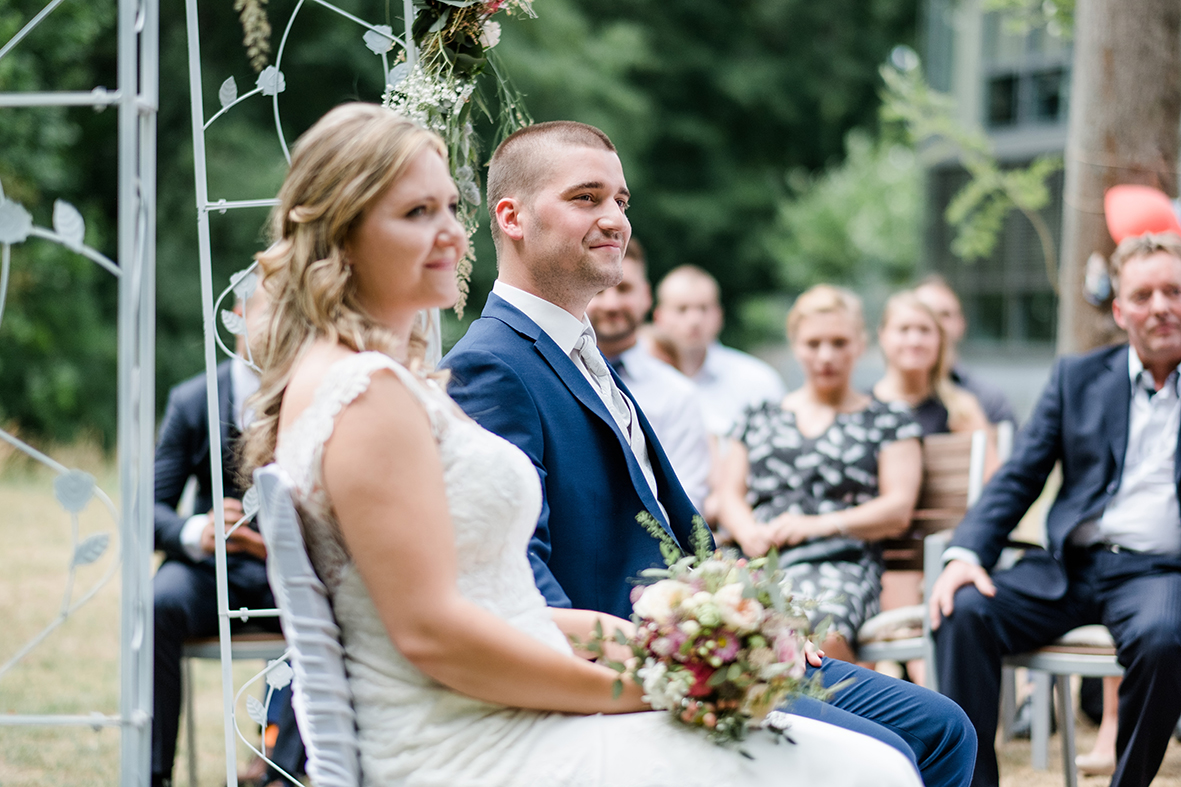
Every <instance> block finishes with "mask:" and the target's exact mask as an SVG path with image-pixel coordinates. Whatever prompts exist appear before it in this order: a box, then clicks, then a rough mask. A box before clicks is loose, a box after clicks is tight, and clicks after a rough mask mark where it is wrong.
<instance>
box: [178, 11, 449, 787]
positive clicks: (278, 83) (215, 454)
mask: <svg viewBox="0 0 1181 787" xmlns="http://www.w3.org/2000/svg"><path fill="white" fill-rule="evenodd" d="M308 4H313V5H318V6H321V7H323V8H324V9H327V10H328V11H330V12H333V13H335V14H338V15H340V16H341V17H343V18H345V19H348V20H350V21H352V22H354V23H355V24H356V25H357V26H358V35H357V43H358V44H359V45H364V46H367V47H368V48H369V49H370V50H371V51H372V52H374V54H375V55H377V56H379V57H380V67H381V69H382V72H381V73H382V76H383V78H385V79H383V81H385V80H386V79H388V75H389V73H390V66H389V58H388V54H387V53H388V52H389V51H390V50H392V48H393V47H401V48H402V49H403V50H404V51H405V54H406V60H407V62H408V63H410V64H411V65H413V64H414V63H415V62H416V60H417V53H416V52H415V49H414V43H413V37H412V36H411V34H410V26H411V24H412V23H413V19H414V5H413V0H402V7H403V15H404V16H403V18H404V19H405V20H406V29H405V32H404V34H403V35H402V36H398V35H395V34H394V32H393V30H392V29H391V28H390V27H389V26H386V25H374V24H371V23H369V22H366V21H364V20H363V19H360V18H358V17H357V16H355V15H353V14H351V13H349V12H348V11H346V10H344V9H342V8H340V7H338V6H337V5H334V4H332V3H330V2H327V0H296V1H295V3H294V6H293V8H292V12H291V16H290V18H289V19H288V22H287V24H286V26H285V27H284V30H283V33H282V35H281V37H280V40H279V46H278V48H277V50H276V54H275V61H274V63H273V64H272V65H270V66H268V67H267V68H265V69H264V70H263V71H262V73H261V74H259V76H258V80H257V82H256V84H255V87H254V89H253V90H251V91H249V92H248V93H245V94H243V95H241V96H239V95H238V88H237V84H236V82H235V81H234V80H233V78H232V77H230V78H227V79H226V80H225V81H224V82H222V83H221V87H220V89H219V91H218V101H219V103H220V104H221V106H220V107H219V108H218V109H217V110H216V111H214V112H213V114H211V115H210V116H209V117H208V119H206V110H205V104H204V101H203V98H202V97H203V95H204V93H203V84H202V76H201V37H200V31H199V29H198V24H197V10H198V0H186V2H185V11H186V22H187V30H188V44H189V59H188V62H189V91H190V100H191V107H192V130H193V164H194V181H195V184H196V207H197V239H198V254H199V257H200V271H201V305H202V319H203V325H204V337H205V346H204V349H205V375H206V396H207V399H206V403H207V407H208V414H209V419H208V420H209V445H210V458H211V462H212V467H211V479H212V485H213V489H212V492H213V498H214V500H218V499H221V498H223V497H224V489H223V483H222V479H223V468H222V452H221V433H220V430H219V429H218V427H217V425H218V424H219V423H221V418H220V416H219V413H218V396H217V347H220V348H221V350H222V351H223V352H225V353H226V354H227V355H228V354H231V351H230V349H229V347H227V346H226V344H225V342H223V341H222V339H221V337H220V335H219V333H218V330H219V329H218V324H219V322H220V323H221V324H222V325H223V326H224V327H225V328H226V329H227V330H228V331H229V332H230V333H235V334H241V335H245V332H246V325H245V321H242V320H240V319H239V318H238V317H237V315H235V314H233V313H232V312H229V311H225V310H222V309H221V304H222V301H223V300H224V299H225V298H226V297H227V296H228V295H229V293H230V292H234V293H235V294H236V295H238V296H239V297H243V298H245V297H248V296H249V294H250V293H251V292H253V290H254V287H255V286H257V281H256V277H255V276H254V273H253V269H254V265H251V266H249V267H247V268H246V269H244V270H242V271H239V272H238V273H237V274H235V275H234V276H233V277H231V281H230V282H229V286H227V287H225V288H224V289H221V290H220V294H219V295H217V296H216V297H215V295H214V293H215V289H214V282H213V270H212V263H213V261H212V244H211V241H210V222H209V218H210V214H211V213H218V214H221V213H226V212H227V211H236V210H243V209H257V208H266V207H271V206H273V205H275V204H277V200H275V199H218V200H214V201H211V200H210V199H209V178H208V166H207V164H208V155H209V150H208V147H207V139H206V134H207V132H208V130H209V128H210V127H211V126H212V125H213V124H214V123H215V122H216V121H218V120H219V119H220V118H222V117H223V116H224V115H225V114H226V113H227V112H229V111H230V110H232V109H233V108H234V107H236V106H237V105H238V104H240V103H242V102H243V101H245V100H247V99H249V98H251V97H253V96H256V95H261V96H262V97H264V98H268V99H269V100H270V102H271V105H272V111H273V115H274V120H275V132H276V136H277V139H278V143H279V146H280V148H281V149H282V151H283V154H284V156H285V157H286V159H287V161H290V160H291V156H290V151H289V147H288V143H287V139H286V138H285V136H284V133H283V126H282V120H281V110H280V95H281V94H282V93H283V92H284V91H285V89H286V81H285V77H284V75H283V71H282V65H283V57H284V54H285V53H286V52H287V48H288V46H289V44H290V34H291V31H292V29H293V27H294V24H295V21H296V19H297V17H298V16H299V13H300V11H301V10H303V9H304V7H305V6H306V5H308ZM270 7H271V8H272V9H274V8H275V5H274V4H272V5H271V6H270ZM375 65H376V63H375ZM374 98H375V100H376V99H379V98H380V97H379V96H375V97H374ZM438 327H439V318H438V314H437V312H436V313H435V314H434V315H433V319H432V321H431V328H432V330H433V332H434V333H435V334H436V335H437V334H438ZM433 345H434V346H435V347H436V348H437V347H438V346H439V342H438V341H437V340H436V341H435V342H433ZM247 354H248V355H249V349H248V350H247ZM245 360H247V362H248V363H250V364H251V365H253V363H252V359H251V358H249V357H248V358H247V359H245ZM246 498H247V499H245V500H244V501H243V508H244V509H245V511H246V518H249V517H250V516H252V515H253V514H254V512H255V511H257V502H256V498H257V495H253V494H251V493H250V492H248V493H247V495H246ZM213 510H214V519H215V522H214V533H215V536H216V539H215V540H216V547H215V548H216V551H215V562H216V565H217V609H218V636H219V640H220V648H221V672H222V704H223V710H224V719H225V724H226V726H225V745H226V783H227V785H228V787H237V784H238V780H237V772H236V763H235V759H236V746H237V742H236V739H237V738H242V740H245V738H244V737H243V736H242V735H241V733H240V732H239V730H238V729H237V723H236V719H235V711H234V707H235V699H236V696H237V695H238V694H240V693H241V691H239V692H237V693H236V692H235V690H234V684H233V673H232V670H231V666H232V659H231V646H230V622H231V620H234V619H245V618H251V617H254V618H257V617H274V616H276V615H277V614H278V611H277V610H274V609H254V610H231V609H229V588H228V582H227V576H226V551H225V542H226V534H225V521H224V512H223V509H222V507H221V506H217V505H215V506H214V507H213ZM267 669H268V670H269V671H271V672H272V674H273V671H274V669H275V667H274V665H270V666H268V668H267ZM287 672H288V673H289V670H288V671H287ZM257 679H258V677H257V676H256V678H254V679H252V681H251V682H253V681H254V680H257ZM287 679H289V678H287ZM243 688H245V687H243ZM292 781H293V782H294V779H292Z"/></svg>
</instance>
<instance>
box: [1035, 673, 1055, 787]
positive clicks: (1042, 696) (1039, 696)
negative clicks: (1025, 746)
mask: <svg viewBox="0 0 1181 787" xmlns="http://www.w3.org/2000/svg"><path fill="white" fill-rule="evenodd" d="M1030 672H1031V674H1032V675H1033V699H1032V700H1031V703H1032V707H1031V708H1030V710H1031V711H1032V713H1031V718H1030V729H1029V739H1030V740H1029V742H1030V744H1031V745H1030V749H1031V755H1032V757H1031V759H1032V761H1033V762H1032V765H1033V769H1034V770H1036V771H1044V770H1046V769H1047V768H1048V767H1049V751H1050V713H1051V710H1050V704H1051V700H1052V699H1053V697H1052V692H1051V689H1050V687H1051V685H1052V683H1051V679H1050V675H1049V673H1046V672H1042V671H1041V670H1031V671H1030Z"/></svg>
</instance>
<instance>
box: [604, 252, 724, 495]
mask: <svg viewBox="0 0 1181 787" xmlns="http://www.w3.org/2000/svg"><path fill="white" fill-rule="evenodd" d="M651 308H652V288H651V287H650V286H649V285H648V275H647V264H646V261H645V258H644V250H643V248H642V247H641V246H640V242H639V241H637V240H636V239H635V238H632V239H631V241H630V242H629V243H628V245H627V251H626V252H625V253H624V255H623V279H622V280H621V281H620V282H619V284H616V285H615V286H614V287H608V288H607V289H605V290H603V291H602V292H600V293H599V294H598V295H596V296H595V297H593V298H591V301H590V303H589V304H587V307H586V316H587V317H588V318H589V319H590V322H591V326H592V327H593V328H594V329H595V338H596V340H597V344H598V347H599V350H600V351H601V352H602V353H603V355H604V356H606V358H607V362H608V363H609V364H611V366H613V367H614V368H615V371H616V372H617V373H618V374H619V378H620V379H621V380H623V382H624V384H625V385H626V386H627V388H628V390H629V391H631V393H632V395H633V396H635V397H636V402H638V403H639V405H640V407H641V409H642V410H643V411H644V414H645V415H647V416H648V421H649V422H650V423H651V424H652V429H653V431H655V432H656V436H657V437H658V438H660V444H661V445H662V446H663V447H664V451H665V453H666V454H668V460H669V461H670V462H671V463H672V466H673V470H674V471H675V473H676V475H677V478H678V479H679V480H680V482H681V486H683V487H685V494H687V495H689V500H690V501H691V502H692V503H693V505H694V507H695V508H697V509H698V510H700V509H701V507H702V504H703V503H704V502H705V497H706V495H707V494H709V472H710V447H709V439H708V437H707V435H706V432H705V419H704V417H703V416H702V413H701V401H700V400H699V399H698V396H697V389H696V388H695V387H694V386H693V383H691V382H689V380H688V379H687V378H686V377H685V376H684V375H683V374H681V373H680V372H678V371H677V370H676V369H674V368H673V367H671V366H669V365H668V364H666V363H662V362H661V361H658V360H656V358H654V357H653V356H652V355H649V354H648V353H647V352H645V351H644V349H643V348H641V347H640V342H639V337H638V329H639V327H640V325H641V324H642V323H643V321H644V317H646V316H647V315H648V310H649V309H651Z"/></svg>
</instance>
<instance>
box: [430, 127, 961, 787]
mask: <svg viewBox="0 0 1181 787" xmlns="http://www.w3.org/2000/svg"><path fill="white" fill-rule="evenodd" d="M628 199H629V193H628V189H627V183H626V180H625V179H624V176H623V167H622V165H621V164H620V162H619V158H618V156H617V155H616V153H615V147H614V145H612V144H611V141H610V140H609V139H608V138H607V136H606V135H605V134H603V133H602V132H601V131H599V130H598V129H595V128H592V127H590V126H585V125H583V124H580V123H568V122H559V123H542V124H539V125H535V126H531V127H529V128H527V129H524V130H522V131H519V132H517V133H516V134H514V135H512V136H511V137H509V138H508V139H507V140H505V142H503V143H502V144H501V146H500V147H499V148H497V150H496V153H495V155H494V156H493V157H492V163H491V165H490V169H489V173H488V205H489V210H490V212H491V214H492V233H493V238H494V240H495V242H496V247H497V266H498V279H497V282H496V284H495V286H494V287H493V291H492V294H491V295H490V296H489V297H488V303H487V304H486V306H485V308H484V312H483V315H482V316H481V318H480V319H479V320H477V321H476V322H475V323H474V324H473V325H472V327H471V328H470V329H469V330H468V332H467V335H466V336H464V338H463V339H461V340H460V341H459V343H458V344H456V346H455V348H454V349H453V350H452V351H451V352H450V353H449V354H448V355H447V357H446V358H445V359H444V361H443V366H444V367H447V368H449V369H450V370H451V373H452V377H451V384H450V387H449V389H448V390H449V392H450V394H451V395H452V397H454V399H455V400H456V401H457V402H458V403H459V405H460V406H461V407H462V408H463V409H464V410H465V411H466V412H467V413H468V414H469V415H470V416H471V417H472V418H474V419H475V420H476V421H477V422H479V423H480V424H481V425H483V426H484V427H485V428H487V429H489V430H491V431H493V432H495V433H497V434H499V435H501V436H502V437H505V438H506V439H508V440H510V441H511V442H513V443H515V444H516V445H517V446H518V447H519V448H521V449H522V450H523V451H524V452H525V454H526V455H528V456H529V458H530V459H531V460H532V461H533V463H534V465H535V466H536V467H537V472H538V475H539V476H540V478H541V484H542V491H543V507H542V512H541V517H540V519H539V521H538V524H537V530H536V532H535V533H534V537H533V540H532V542H531V543H530V547H529V557H530V560H531V561H532V564H533V569H534V574H535V576H536V580H537V585H538V587H539V588H540V589H541V591H542V593H543V594H544V595H545V597H546V599H547V601H548V602H549V604H550V606H552V607H556V608H563V607H566V608H568V607H574V608H582V609H593V610H599V611H602V612H607V613H610V614H613V615H616V616H619V617H623V618H626V617H628V616H629V615H630V613H631V604H630V602H629V599H628V595H629V591H630V590H631V587H632V585H631V582H630V580H632V579H633V578H635V577H637V576H639V574H640V572H641V571H642V570H644V569H646V568H649V567H652V566H662V565H663V560H662V554H661V544H662V543H664V544H665V545H672V546H680V547H681V548H682V549H684V550H685V551H692V545H691V537H692V534H691V530H692V519H693V517H694V516H695V515H696V513H697V512H696V510H695V509H694V508H693V505H692V504H691V503H690V502H689V499H688V498H687V496H686V495H685V492H684V489H682V487H681V484H680V482H679V481H678V480H677V478H676V475H675V474H674V473H673V471H672V467H671V466H670V465H669V462H668V458H667V456H666V455H665V453H664V450H663V449H662V448H661V447H660V443H659V441H658V440H657V438H656V436H655V434H654V433H653V432H652V429H651V426H650V424H649V423H648V420H647V419H646V418H645V417H644V414H643V411H642V410H641V409H640V407H639V406H638V405H637V404H636V403H635V400H634V398H633V397H632V396H631V394H630V392H629V391H628V390H627V387H626V386H625V385H624V384H623V383H622V381H621V380H620V379H619V377H618V376H617V375H615V374H614V373H613V372H612V370H611V369H610V367H609V366H608V365H607V364H606V363H605V361H604V359H603V356H602V354H601V353H600V352H599V351H598V349H597V347H596V340H595V334H594V330H593V328H592V327H591V325H590V321H589V320H588V319H587V318H586V307H587V304H588V303H589V301H590V299H591V298H592V297H593V296H594V295H595V294H596V293H598V292H599V291H601V290H603V289H606V288H607V287H612V286H614V285H615V284H617V283H618V282H619V281H620V279H621V278H622V275H623V272H622V257H623V251H624V249H625V248H626V246H627V243H628V240H629V239H630V236H631V225H630V224H629V223H628V221H627V217H626V214H625V211H626V208H627V203H628ZM639 514H643V515H646V516H645V518H646V519H647V521H648V526H647V527H644V526H641V524H640V523H639V522H638V521H637V515H639ZM823 669H824V673H825V678H826V680H828V681H829V682H830V683H831V681H834V680H840V679H842V678H844V677H845V676H851V677H854V678H855V679H856V684H855V685H853V686H851V687H850V688H848V689H847V690H845V691H842V692H840V693H839V694H838V697H837V698H836V699H835V700H834V703H833V704H831V705H829V704H824V703H811V704H809V702H808V701H801V702H799V703H797V705H796V706H794V707H793V708H792V709H791V710H792V711H793V712H796V713H800V714H802V715H807V716H813V717H815V718H820V719H822V720H824V721H828V722H831V723H834V724H838V725H839V726H842V727H846V728H850V729H854V730H856V731H858V732H862V733H865V734H869V735H872V736H874V737H877V738H879V739H881V740H883V741H885V742H887V743H889V744H890V745H893V746H894V747H895V748H898V749H899V750H900V751H902V752H903V753H904V754H906V755H907V756H908V757H910V758H911V759H912V760H915V761H916V762H917V764H918V765H919V767H920V768H921V770H922V773H923V777H924V780H925V781H926V783H927V784H928V785H932V786H934V785H956V784H964V783H965V782H966V775H967V773H968V772H969V771H970V768H971V761H972V759H973V758H974V756H975V741H974V739H973V736H972V731H971V729H970V727H969V726H968V724H967V720H966V719H965V718H964V716H963V714H962V713H961V712H960V711H959V709H958V708H956V707H955V706H954V704H953V703H950V702H948V701H946V700H944V699H943V698H940V697H939V696H938V695H935V694H934V693H933V692H928V691H925V690H924V689H920V688H916V687H914V686H911V685H909V684H904V683H902V682H900V681H894V680H892V679H890V678H885V677H883V676H879V675H876V673H872V672H869V671H868V670H862V669H860V668H858V667H855V666H853V665H850V664H845V663H843V662H834V661H833V660H831V659H826V660H825V661H824V665H823ZM840 706H843V707H844V709H842V708H841V707H840Z"/></svg>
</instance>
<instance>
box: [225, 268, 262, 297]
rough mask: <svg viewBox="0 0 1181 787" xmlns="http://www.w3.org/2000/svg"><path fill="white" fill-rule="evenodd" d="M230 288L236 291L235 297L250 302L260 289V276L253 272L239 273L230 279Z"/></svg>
mask: <svg viewBox="0 0 1181 787" xmlns="http://www.w3.org/2000/svg"><path fill="white" fill-rule="evenodd" d="M230 286H231V287H233V289H234V295H236V296H238V298H240V299H241V300H244V301H248V300H250V296H251V295H253V294H254V291H255V290H257V289H258V274H256V273H255V272H254V271H251V270H244V271H238V272H237V273H235V274H234V275H233V276H231V277H230Z"/></svg>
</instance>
